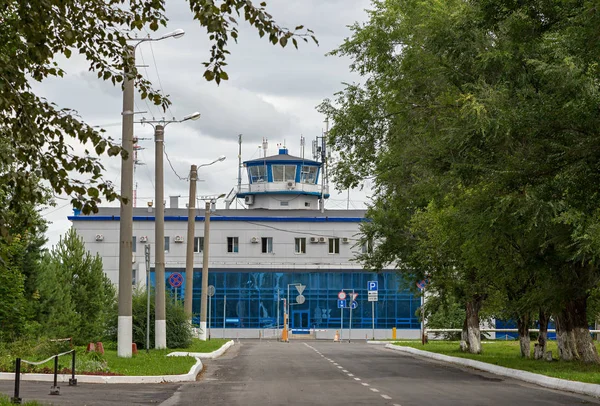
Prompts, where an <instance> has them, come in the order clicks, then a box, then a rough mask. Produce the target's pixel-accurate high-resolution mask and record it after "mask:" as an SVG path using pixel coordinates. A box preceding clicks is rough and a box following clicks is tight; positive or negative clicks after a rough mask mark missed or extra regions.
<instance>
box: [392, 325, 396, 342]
mask: <svg viewBox="0 0 600 406" xmlns="http://www.w3.org/2000/svg"><path fill="white" fill-rule="evenodd" d="M395 339H396V327H392V340H395Z"/></svg>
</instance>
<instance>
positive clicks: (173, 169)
mask: <svg viewBox="0 0 600 406" xmlns="http://www.w3.org/2000/svg"><path fill="white" fill-rule="evenodd" d="M163 151H164V153H165V156H166V157H167V161H168V162H169V166H170V167H171V170H172V171H173V173H174V174H175V176H177V177H178V178H179V180H184V181H187V180H188V178H183V177H181V176H179V174H178V173H177V171H175V168H173V164H172V163H171V160H170V159H169V155H168V154H167V146H166V145H165V144H164V143H163Z"/></svg>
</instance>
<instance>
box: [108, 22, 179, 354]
mask: <svg viewBox="0 0 600 406" xmlns="http://www.w3.org/2000/svg"><path fill="white" fill-rule="evenodd" d="M184 34H185V32H184V31H183V30H181V29H177V30H175V31H173V32H170V33H168V34H165V35H163V36H162V37H160V38H150V37H147V38H128V39H127V41H134V42H136V44H135V45H127V46H126V47H125V58H127V60H130V62H131V64H130V65H129V66H130V67H131V69H132V70H135V49H136V47H137V46H138V45H140V44H141V43H143V42H149V41H161V40H163V39H167V38H181V37H182V36H183V35H184ZM123 76H124V79H123V80H124V82H123V111H122V112H121V114H122V116H123V127H122V140H123V141H122V148H123V150H124V151H126V152H127V155H128V157H127V159H123V160H122V161H121V197H122V199H121V208H120V220H119V299H118V301H119V319H118V324H117V356H118V357H122V358H131V355H132V350H131V343H132V341H133V318H132V309H131V296H132V287H131V281H132V269H131V268H132V267H131V257H132V251H133V250H132V246H131V244H132V240H133V172H134V167H135V166H134V165H135V162H134V155H133V123H134V121H133V115H134V114H135V112H134V111H133V109H134V91H135V84H134V79H135V78H134V76H133V73H132V72H125V73H124V75H123Z"/></svg>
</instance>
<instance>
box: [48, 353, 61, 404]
mask: <svg viewBox="0 0 600 406" xmlns="http://www.w3.org/2000/svg"><path fill="white" fill-rule="evenodd" d="M50 394H51V395H60V387H59V386H58V355H57V356H55V357H54V386H51V387H50Z"/></svg>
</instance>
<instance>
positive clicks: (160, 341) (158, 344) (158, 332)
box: [154, 320, 167, 350]
mask: <svg viewBox="0 0 600 406" xmlns="http://www.w3.org/2000/svg"><path fill="white" fill-rule="evenodd" d="M154 348H156V349H157V350H161V349H163V348H167V321H166V320H155V321H154Z"/></svg>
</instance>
